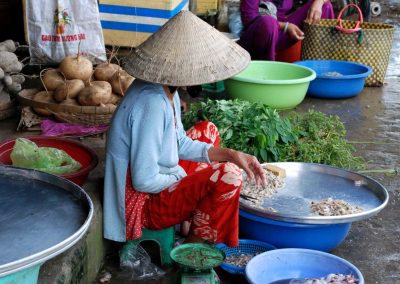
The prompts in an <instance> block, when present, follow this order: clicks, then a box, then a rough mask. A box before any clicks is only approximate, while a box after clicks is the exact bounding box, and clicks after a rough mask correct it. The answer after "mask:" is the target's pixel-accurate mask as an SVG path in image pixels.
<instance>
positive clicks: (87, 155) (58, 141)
mask: <svg viewBox="0 0 400 284" xmlns="http://www.w3.org/2000/svg"><path fill="white" fill-rule="evenodd" d="M24 138H26V139H29V140H31V141H32V142H35V143H36V145H38V146H39V147H52V148H56V149H60V150H64V151H65V152H67V154H68V155H70V156H71V157H72V158H73V159H74V160H76V161H78V162H79V163H81V165H82V168H81V169H80V170H79V171H78V172H76V173H72V174H65V175H60V176H61V177H63V178H66V179H68V180H70V181H72V182H74V183H76V184H77V185H83V184H84V183H85V181H86V179H87V176H88V175H89V173H90V171H91V170H93V169H94V168H95V167H96V166H97V163H98V157H97V155H96V153H95V152H94V151H93V150H92V149H90V148H89V147H87V146H86V145H84V144H82V143H80V142H77V141H75V140H72V139H66V138H61V137H50V136H31V137H24ZM14 144H15V139H11V140H6V141H3V142H1V143H0V163H1V164H4V165H12V161H11V158H10V154H11V152H12V150H13V147H14Z"/></svg>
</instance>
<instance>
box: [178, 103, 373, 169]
mask: <svg viewBox="0 0 400 284" xmlns="http://www.w3.org/2000/svg"><path fill="white" fill-rule="evenodd" d="M199 120H209V121H212V122H213V123H214V124H215V125H216V126H217V127H218V129H219V132H220V136H221V144H222V146H224V147H228V148H232V149H237V150H240V151H243V152H246V153H250V154H253V155H255V156H256V157H257V158H258V159H259V160H260V161H261V162H277V161H280V162H283V161H302V162H312V163H321V164H328V165H332V166H337V167H341V168H348V169H361V168H363V167H364V166H365V162H364V161H363V160H362V159H361V158H359V157H354V156H353V152H354V151H355V148H354V147H353V146H352V145H351V144H349V143H348V142H347V140H346V139H345V136H346V129H345V127H344V125H343V123H342V122H341V121H340V119H339V117H337V116H327V115H325V114H323V113H322V112H317V111H314V110H310V111H308V112H307V113H304V114H301V113H296V112H292V113H290V114H289V115H288V117H281V116H280V115H279V113H278V112H277V111H276V110H273V109H270V108H268V107H267V106H266V105H264V104H261V103H250V102H247V101H241V100H230V101H225V100H208V101H206V102H200V103H198V104H195V105H193V106H191V109H190V111H189V112H188V113H187V114H185V116H184V117H183V123H184V126H185V128H186V129H187V128H189V127H190V126H192V125H193V124H194V123H196V122H197V121H199Z"/></svg>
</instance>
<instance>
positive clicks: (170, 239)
mask: <svg viewBox="0 0 400 284" xmlns="http://www.w3.org/2000/svg"><path fill="white" fill-rule="evenodd" d="M142 241H155V242H156V243H157V244H158V245H159V246H160V259H161V265H162V266H171V265H172V263H173V262H172V259H171V256H170V252H171V250H172V249H173V248H174V241H175V227H174V226H172V227H169V228H166V229H162V230H149V229H145V228H143V229H142V236H141V237H140V238H139V239H136V240H131V241H127V242H126V243H125V245H124V246H123V247H122V249H121V251H120V260H121V261H124V260H126V259H127V258H128V256H129V254H130V253H129V252H131V251H132V250H135V251H136V247H137V246H138V245H139V244H140V242H142Z"/></svg>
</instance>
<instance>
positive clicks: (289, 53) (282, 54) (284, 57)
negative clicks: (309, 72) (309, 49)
mask: <svg viewBox="0 0 400 284" xmlns="http://www.w3.org/2000/svg"><path fill="white" fill-rule="evenodd" d="M275 60H276V61H281V62H287V63H293V62H295V61H299V60H301V40H299V41H297V42H296V43H295V44H293V45H292V46H291V47H289V48H287V49H285V50H282V51H277V52H276V56H275Z"/></svg>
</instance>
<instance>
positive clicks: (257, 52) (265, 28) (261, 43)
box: [238, 16, 279, 60]
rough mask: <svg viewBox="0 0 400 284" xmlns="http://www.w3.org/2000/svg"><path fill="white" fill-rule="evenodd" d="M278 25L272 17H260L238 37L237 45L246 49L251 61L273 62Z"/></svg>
mask: <svg viewBox="0 0 400 284" xmlns="http://www.w3.org/2000/svg"><path fill="white" fill-rule="evenodd" d="M278 34H279V25H278V22H277V21H276V19H275V18H274V17H272V16H260V17H259V18H258V19H257V20H255V21H254V23H252V24H251V25H250V26H249V27H248V28H247V29H245V30H244V31H243V33H242V35H241V36H240V39H239V41H238V44H240V45H241V46H242V47H243V48H244V49H246V50H247V51H248V52H249V53H250V55H251V59H252V60H275V46H276V44H277V42H278Z"/></svg>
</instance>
